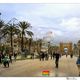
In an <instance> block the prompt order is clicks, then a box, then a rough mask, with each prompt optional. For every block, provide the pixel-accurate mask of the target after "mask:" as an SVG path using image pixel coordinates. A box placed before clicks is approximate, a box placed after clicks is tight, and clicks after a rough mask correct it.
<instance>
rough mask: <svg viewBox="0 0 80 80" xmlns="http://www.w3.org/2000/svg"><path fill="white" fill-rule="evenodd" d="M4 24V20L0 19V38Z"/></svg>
mask: <svg viewBox="0 0 80 80" xmlns="http://www.w3.org/2000/svg"><path fill="white" fill-rule="evenodd" d="M4 25H5V23H4V21H2V20H0V40H1V38H2V37H3V36H2V35H3V34H2V28H3V27H4Z"/></svg>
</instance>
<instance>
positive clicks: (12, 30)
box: [2, 23, 19, 53]
mask: <svg viewBox="0 0 80 80" xmlns="http://www.w3.org/2000/svg"><path fill="white" fill-rule="evenodd" d="M2 33H3V35H4V36H6V35H9V36H10V45H11V51H12V53H13V36H14V35H15V34H18V33H19V29H17V27H16V25H15V24H13V23H8V24H6V25H5V26H4V28H3V29H2Z"/></svg>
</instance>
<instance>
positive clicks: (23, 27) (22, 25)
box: [19, 21, 33, 51]
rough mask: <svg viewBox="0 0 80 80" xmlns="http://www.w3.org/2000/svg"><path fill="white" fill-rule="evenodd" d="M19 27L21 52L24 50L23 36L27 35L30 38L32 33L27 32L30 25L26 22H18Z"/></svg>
mask: <svg viewBox="0 0 80 80" xmlns="http://www.w3.org/2000/svg"><path fill="white" fill-rule="evenodd" d="M19 27H20V29H21V38H22V39H21V51H23V49H24V40H23V39H24V36H25V35H26V34H27V35H28V36H30V37H32V35H33V33H32V32H31V31H29V30H28V28H30V27H31V25H30V23H28V22H26V21H22V22H19Z"/></svg>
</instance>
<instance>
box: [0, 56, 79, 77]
mask: <svg viewBox="0 0 80 80" xmlns="http://www.w3.org/2000/svg"><path fill="white" fill-rule="evenodd" d="M76 59H77V58H76V57H73V58H70V56H68V57H67V58H66V56H62V57H61V58H60V62H59V68H58V69H56V68H55V61H54V60H50V59H49V60H48V61H39V59H34V60H31V59H28V60H20V61H16V62H13V63H12V64H10V67H9V68H3V65H0V76H1V77H5V76H6V77H38V76H39V77H40V76H42V71H44V70H48V71H50V76H54V77H67V76H70V77H74V76H75V77H77V76H78V68H77V65H76Z"/></svg>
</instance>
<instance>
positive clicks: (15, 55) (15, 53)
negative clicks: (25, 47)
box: [14, 52, 17, 61]
mask: <svg viewBox="0 0 80 80" xmlns="http://www.w3.org/2000/svg"><path fill="white" fill-rule="evenodd" d="M16 58H17V52H14V60H15V61H16Z"/></svg>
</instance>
